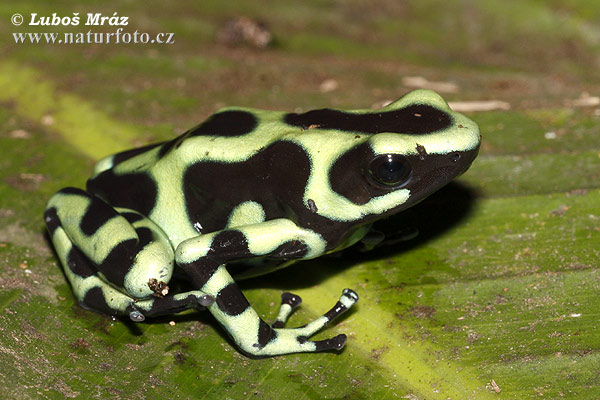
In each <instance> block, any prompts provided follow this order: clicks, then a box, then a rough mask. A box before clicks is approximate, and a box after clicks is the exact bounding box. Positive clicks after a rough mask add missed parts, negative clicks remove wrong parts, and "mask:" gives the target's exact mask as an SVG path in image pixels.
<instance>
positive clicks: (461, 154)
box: [448, 144, 479, 175]
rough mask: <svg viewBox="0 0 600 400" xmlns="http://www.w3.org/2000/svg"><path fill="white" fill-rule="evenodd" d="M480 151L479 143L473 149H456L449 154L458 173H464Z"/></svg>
mask: <svg viewBox="0 0 600 400" xmlns="http://www.w3.org/2000/svg"><path fill="white" fill-rule="evenodd" d="M478 153H479V144H478V145H477V147H475V148H474V149H471V150H465V151H456V152H452V153H449V154H448V158H449V159H450V163H451V164H453V165H455V168H456V170H457V171H458V175H462V174H464V173H465V172H466V171H467V169H469V167H470V166H471V164H472V163H473V161H474V160H475V158H477V154H478Z"/></svg>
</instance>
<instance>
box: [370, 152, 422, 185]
mask: <svg viewBox="0 0 600 400" xmlns="http://www.w3.org/2000/svg"><path fill="white" fill-rule="evenodd" d="M369 175H370V176H371V178H372V179H373V180H374V181H375V182H376V183H377V184H379V185H384V186H390V187H394V186H396V187H397V186H402V185H405V184H406V183H408V181H409V180H410V177H411V176H412V168H411V166H410V164H409V163H408V161H407V160H406V158H404V157H403V156H401V155H398V154H385V155H381V156H378V157H376V158H375V159H374V160H373V161H371V165H369Z"/></svg>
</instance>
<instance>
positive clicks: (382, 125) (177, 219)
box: [45, 90, 480, 357]
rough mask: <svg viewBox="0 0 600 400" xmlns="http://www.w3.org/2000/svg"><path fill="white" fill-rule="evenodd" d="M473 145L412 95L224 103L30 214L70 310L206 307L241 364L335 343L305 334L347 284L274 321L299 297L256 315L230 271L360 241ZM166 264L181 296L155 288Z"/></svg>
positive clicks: (343, 301)
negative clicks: (65, 283) (281, 104)
mask: <svg viewBox="0 0 600 400" xmlns="http://www.w3.org/2000/svg"><path fill="white" fill-rule="evenodd" d="M479 143H480V135H479V129H478V127H477V125H476V124H475V123H474V122H473V121H471V120H470V119H468V118H466V117H465V116H463V115H461V114H458V113H456V112H453V111H452V110H451V109H450V108H449V107H448V105H447V104H446V102H445V101H444V100H443V99H442V98H441V97H440V96H439V95H437V94H436V93H434V92H431V91H425V90H418V91H414V92H411V93H409V94H407V95H405V96H404V97H402V98H400V99H398V100H397V101H395V102H393V103H391V104H389V105H387V106H386V107H384V108H382V109H379V110H355V111H341V110H334V109H321V110H313V111H309V112H305V113H286V112H274V111H262V110H255V109H248V108H226V109H223V110H220V111H219V112H217V113H216V114H214V115H212V116H211V117H210V118H209V119H208V120H206V121H205V122H204V123H202V124H200V125H199V126H197V127H195V128H193V129H191V130H189V131H187V132H185V133H184V134H182V135H181V136H179V137H177V138H175V139H174V140H171V141H169V142H165V143H158V144H153V145H150V146H146V147H142V148H139V149H134V150H129V151H125V152H122V153H118V154H115V155H113V156H110V157H107V158H105V159H103V160H101V161H100V162H98V164H97V165H96V167H95V170H94V173H93V175H92V177H91V178H90V179H89V180H88V182H87V187H86V190H81V189H77V188H65V189H62V190H60V191H59V192H58V193H56V194H55V195H54V196H53V197H52V198H51V199H50V200H49V202H48V205H47V209H46V211H45V222H46V224H47V226H48V230H49V232H50V237H51V239H52V242H53V244H54V246H55V248H56V252H57V254H58V256H59V258H60V261H61V263H62V265H63V268H64V272H65V275H66V277H67V278H68V280H69V282H70V284H71V287H72V289H73V292H74V294H75V297H76V298H77V300H78V301H79V302H80V304H81V305H82V306H84V307H86V308H90V309H93V310H96V311H100V312H104V313H108V314H112V315H126V316H129V317H130V318H131V320H133V321H136V322H140V321H143V320H144V319H145V318H146V317H153V316H157V315H165V314H172V313H176V312H180V311H182V310H185V309H189V308H196V309H207V310H208V311H209V312H210V313H211V314H212V315H213V316H214V317H215V318H216V319H217V321H218V322H219V324H221V325H222V326H223V327H224V328H225V330H226V331H227V332H228V333H229V335H231V337H232V338H233V340H234V341H235V343H236V344H237V346H238V347H239V349H240V350H241V351H242V352H244V353H246V354H247V355H250V356H255V357H261V356H274V355H279V354H287V353H296V352H316V351H322V350H333V349H341V348H343V347H344V344H345V342H346V335H343V334H340V335H338V336H336V337H333V338H330V339H326V340H318V341H311V340H310V337H311V336H313V335H314V334H315V333H316V332H318V331H319V330H320V329H322V328H323V327H324V326H326V325H327V324H328V323H330V322H331V321H332V320H333V319H334V318H336V317H337V316H339V315H340V314H342V313H343V312H344V311H345V310H347V309H349V308H350V307H352V305H353V304H354V303H356V301H357V300H358V296H357V294H356V293H355V292H354V291H353V290H350V289H345V290H343V292H342V295H341V297H340V299H339V301H338V302H337V303H336V304H335V305H334V306H333V308H331V309H330V310H329V311H328V312H326V313H325V314H324V315H322V316H321V317H319V318H317V319H315V320H314V321H312V322H310V323H308V324H307V325H304V326H302V327H300V328H285V327H284V325H285V323H286V321H287V319H288V317H289V315H290V314H291V313H292V311H293V310H294V309H295V308H296V307H297V306H298V305H299V304H300V302H301V299H300V297H299V296H297V295H294V294H291V293H284V294H283V295H282V304H281V308H280V311H279V315H278V317H277V319H276V320H275V322H273V323H271V324H269V323H266V322H265V321H263V320H262V319H261V318H260V317H259V316H258V314H257V313H256V312H255V310H254V309H253V308H252V306H251V305H250V304H249V303H248V301H247V300H246V298H245V297H244V295H243V293H242V292H241V290H240V289H239V287H238V285H237V284H236V281H235V279H241V278H245V277H252V276H257V275H261V274H264V273H267V272H270V271H273V270H275V269H279V268H282V267H285V266H287V265H290V264H291V263H293V262H295V261H298V260H306V259H312V258H315V257H319V256H322V255H325V254H329V253H333V252H336V251H340V250H343V249H345V248H347V247H349V246H352V245H353V244H355V243H357V242H360V241H361V240H363V239H364V238H365V237H368V234H369V230H370V229H371V226H372V224H373V222H375V221H377V220H379V219H382V218H386V217H388V216H390V215H392V214H396V213H399V212H401V211H403V210H405V209H406V208H408V207H410V206H412V205H414V204H416V203H418V202H419V201H421V200H423V199H424V198H425V197H427V196H429V195H430V194H432V193H433V192H435V191H436V190H438V189H439V188H441V187H442V186H444V185H446V184H447V183H448V182H449V181H451V180H452V179H453V178H455V177H456V176H458V175H460V174H462V173H463V172H465V170H467V168H469V166H470V165H471V163H472V161H473V159H474V158H475V157H476V155H477V152H478V149H479ZM370 246H372V243H370ZM174 273H175V274H179V275H183V276H185V279H186V281H187V282H189V286H190V287H189V290H187V289H186V290H179V291H177V290H174V289H172V288H171V287H170V286H169V285H170V281H171V279H172V277H173V275H174ZM234 278H235V279H234Z"/></svg>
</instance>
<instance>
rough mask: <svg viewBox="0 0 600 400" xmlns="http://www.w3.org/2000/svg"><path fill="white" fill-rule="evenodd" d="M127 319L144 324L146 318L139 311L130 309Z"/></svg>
mask: <svg viewBox="0 0 600 400" xmlns="http://www.w3.org/2000/svg"><path fill="white" fill-rule="evenodd" d="M129 319H130V320H132V321H133V322H144V321H145V320H146V316H145V315H144V314H142V312H141V311H140V310H137V309H132V310H131V311H129Z"/></svg>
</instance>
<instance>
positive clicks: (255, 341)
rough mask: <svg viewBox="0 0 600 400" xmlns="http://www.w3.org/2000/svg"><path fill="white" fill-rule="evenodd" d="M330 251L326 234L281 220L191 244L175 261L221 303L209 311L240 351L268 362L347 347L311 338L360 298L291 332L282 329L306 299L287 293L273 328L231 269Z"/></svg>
mask: <svg viewBox="0 0 600 400" xmlns="http://www.w3.org/2000/svg"><path fill="white" fill-rule="evenodd" d="M324 251H325V243H324V241H323V239H322V238H321V237H320V235H318V234H316V233H314V232H313V231H310V230H307V229H302V228H299V227H298V226H297V225H295V224H294V223H293V222H291V221H290V220H287V219H277V220H271V221H267V222H262V223H259V224H254V225H247V226H242V227H238V228H236V229H226V230H223V231H219V232H214V233H211V234H206V235H202V236H198V237H195V238H192V239H188V240H186V241H184V242H182V243H181V244H180V245H179V247H178V248H177V250H176V253H175V259H176V261H177V264H178V265H179V266H180V267H181V268H182V269H183V270H184V271H185V272H186V273H187V274H188V275H189V276H190V279H191V280H192V282H193V283H194V285H195V287H197V288H198V289H199V290H201V291H202V292H204V293H206V294H208V295H209V296H212V297H214V298H215V302H214V303H213V304H212V305H211V306H209V307H208V310H209V311H210V312H211V313H212V314H213V315H214V316H215V318H216V319H217V320H218V321H219V323H220V324H221V325H222V326H223V327H224V328H225V329H226V330H227V332H228V333H229V334H230V335H231V337H232V338H233V340H234V341H235V342H236V344H237V345H238V347H239V348H240V349H241V350H242V351H243V352H245V353H246V354H248V355H250V356H255V357H262V356H274V355H280V354H288V353H299V352H315V351H323V350H333V349H335V350H339V349H341V348H343V347H344V344H345V342H346V335H344V334H341V335H338V336H336V337H334V338H331V339H326V340H320V341H309V340H308V338H310V337H311V336H312V335H314V334H315V333H317V332H318V331H319V330H321V329H322V328H323V327H325V326H326V325H327V324H328V323H329V322H331V321H332V320H333V319H334V318H336V317H337V316H339V315H340V314H342V313H343V312H344V311H346V310H347V309H348V308H350V307H351V306H352V305H353V304H354V303H356V301H357V300H358V296H357V294H356V293H355V292H354V291H352V290H350V289H345V290H344V291H343V294H342V296H341V297H340V299H339V301H338V302H337V304H336V305H335V306H334V307H333V308H332V309H331V310H329V311H328V312H327V313H325V314H324V315H322V316H321V317H319V318H317V319H316V320H314V321H312V322H310V323H309V324H307V325H305V326H303V327H300V328H294V329H286V328H282V326H283V325H284V323H285V321H286V320H287V317H288V316H289V314H290V313H291V312H292V311H293V309H294V308H295V306H297V305H298V304H299V303H300V299H299V297H297V296H294V295H291V294H284V296H283V297H282V308H281V311H280V314H279V316H278V318H277V320H276V321H275V323H274V324H273V325H272V326H270V325H268V324H267V323H265V322H264V321H263V320H262V319H261V318H260V317H259V316H258V314H257V313H256V311H254V309H253V308H252V307H251V306H250V304H249V303H248V300H246V297H245V296H244V295H243V293H242V292H241V290H240V289H239V287H238V286H237V284H236V283H235V282H234V280H233V278H232V277H231V275H230V274H229V272H228V271H227V269H226V268H225V264H226V263H228V262H231V261H234V260H239V259H245V258H251V257H266V258H272V259H300V258H312V257H315V256H318V255H320V254H322V253H323V252H324Z"/></svg>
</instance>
